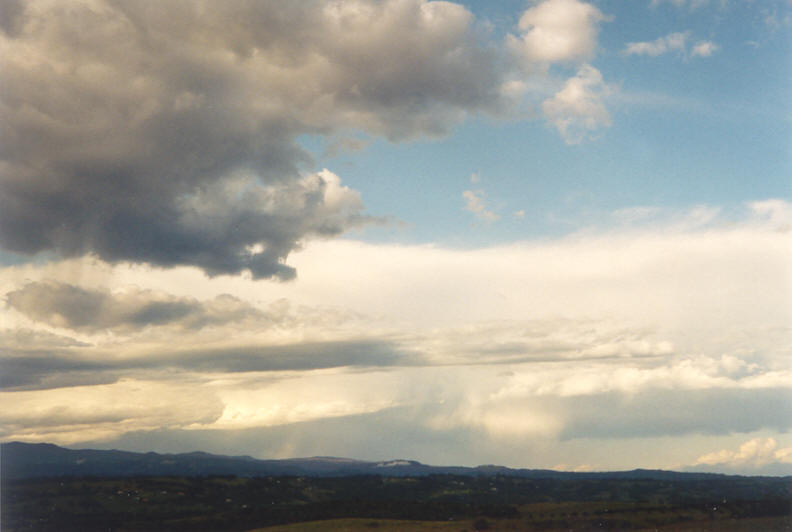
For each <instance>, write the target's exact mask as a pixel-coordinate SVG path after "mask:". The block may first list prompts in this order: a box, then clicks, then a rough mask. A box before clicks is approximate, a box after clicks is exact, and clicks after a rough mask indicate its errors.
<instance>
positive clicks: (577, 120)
mask: <svg viewBox="0 0 792 532" xmlns="http://www.w3.org/2000/svg"><path fill="white" fill-rule="evenodd" d="M612 91H613V88H612V87H611V86H609V85H608V84H606V83H605V82H604V81H603V79H602V74H600V72H599V70H597V69H596V68H594V67H593V66H591V65H583V66H582V67H581V68H580V70H578V72H577V74H576V75H575V76H574V77H572V78H569V79H568V80H567V82H566V84H565V85H564V87H563V88H562V89H561V90H560V91H559V92H557V93H556V94H555V96H553V97H552V98H549V99H547V100H545V101H544V103H542V111H543V112H544V115H545V118H546V119H547V121H548V122H549V123H550V124H552V125H553V126H554V127H555V128H556V129H557V130H558V132H559V133H560V134H561V136H562V137H563V138H564V140H565V141H566V142H567V143H568V144H578V143H580V142H582V141H583V140H585V139H586V138H589V137H591V136H593V135H595V134H596V132H597V131H598V130H600V129H602V128H603V127H606V126H609V125H610V124H611V118H610V114H609V113H608V110H607V109H606V107H605V104H604V103H603V99H604V97H605V96H607V95H608V94H610V93H611V92H612Z"/></svg>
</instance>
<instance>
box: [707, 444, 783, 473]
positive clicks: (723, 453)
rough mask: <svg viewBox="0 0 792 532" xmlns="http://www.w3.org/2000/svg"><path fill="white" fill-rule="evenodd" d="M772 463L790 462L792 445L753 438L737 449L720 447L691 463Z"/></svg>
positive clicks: (717, 464) (744, 464)
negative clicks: (781, 446)
mask: <svg viewBox="0 0 792 532" xmlns="http://www.w3.org/2000/svg"><path fill="white" fill-rule="evenodd" d="M773 463H781V464H792V447H785V448H779V446H778V442H776V440H775V439H773V438H753V439H751V440H748V441H747V442H745V443H743V444H742V445H740V448H739V450H737V451H731V450H729V449H722V450H720V451H717V452H712V453H707V454H705V455H702V456H700V457H699V458H698V459H697V460H696V462H695V463H694V464H693V465H694V466H699V465H707V466H726V467H741V466H750V467H763V466H767V465H769V464H773Z"/></svg>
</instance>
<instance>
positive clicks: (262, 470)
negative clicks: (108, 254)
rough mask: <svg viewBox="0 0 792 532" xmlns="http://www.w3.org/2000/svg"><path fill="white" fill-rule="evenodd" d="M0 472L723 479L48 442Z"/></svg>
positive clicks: (16, 452) (0, 465)
mask: <svg viewBox="0 0 792 532" xmlns="http://www.w3.org/2000/svg"><path fill="white" fill-rule="evenodd" d="M0 472H1V473H2V476H3V478H5V479H14V478H41V477H64V476H69V477H74V476H105V477H117V476H210V475H234V476H240V477H261V476H309V477H343V476H353V475H379V476H392V477H413V476H426V475H444V474H452V475H466V476H495V475H509V476H519V477H524V478H525V477H530V478H559V479H567V478H590V479H594V478H600V479H604V478H609V479H639V478H640V479H655V480H704V479H712V478H724V477H725V475H718V474H712V473H677V472H673V471H662V470H646V469H636V470H633V471H619V472H600V473H572V472H565V471H551V470H542V469H512V468H508V467H503V466H495V465H483V466H478V467H461V466H452V467H447V466H430V465H426V464H421V463H419V462H415V461H413V460H391V461H386V462H369V461H362V460H353V459H348V458H334V457H324V456H318V457H313V458H291V459H284V460H257V459H255V458H252V457H250V456H224V455H217V454H209V453H203V452H191V453H181V454H159V453H154V452H148V453H134V452H128V451H116V450H112V451H100V450H92V449H79V450H75V449H66V448H63V447H58V446H57V445H52V444H49V443H21V442H10V443H3V444H2V445H1V446H0Z"/></svg>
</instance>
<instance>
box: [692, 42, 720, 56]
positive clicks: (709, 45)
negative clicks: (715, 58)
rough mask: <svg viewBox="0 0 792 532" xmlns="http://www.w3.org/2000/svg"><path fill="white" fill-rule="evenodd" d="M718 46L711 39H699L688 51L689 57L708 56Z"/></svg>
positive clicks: (715, 50) (716, 49)
mask: <svg viewBox="0 0 792 532" xmlns="http://www.w3.org/2000/svg"><path fill="white" fill-rule="evenodd" d="M719 48H720V47H719V46H718V45H717V44H715V43H714V42H712V41H699V42H697V43H696V44H695V45H694V46H693V49H692V50H691V51H690V55H691V57H709V56H711V55H712V54H714V53H715V52H717V51H718V49H719Z"/></svg>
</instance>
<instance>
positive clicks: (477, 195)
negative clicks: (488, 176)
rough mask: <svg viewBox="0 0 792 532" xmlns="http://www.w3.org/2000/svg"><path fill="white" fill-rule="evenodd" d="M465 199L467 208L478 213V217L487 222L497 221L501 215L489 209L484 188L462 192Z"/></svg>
mask: <svg viewBox="0 0 792 532" xmlns="http://www.w3.org/2000/svg"><path fill="white" fill-rule="evenodd" d="M462 197H463V198H464V199H465V209H467V210H468V211H470V212H472V213H473V214H475V215H476V218H479V219H481V220H485V221H487V222H495V221H497V220H499V219H500V216H499V215H497V214H495V213H494V212H492V211H490V210H488V209H487V205H486V202H485V199H484V192H483V191H482V190H466V191H464V192H463V193H462Z"/></svg>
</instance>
